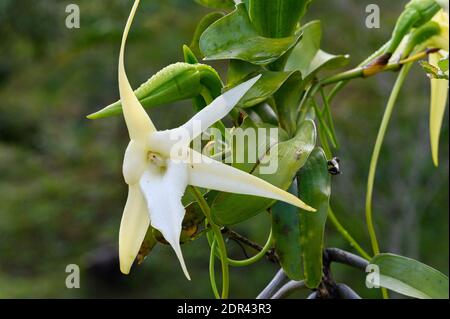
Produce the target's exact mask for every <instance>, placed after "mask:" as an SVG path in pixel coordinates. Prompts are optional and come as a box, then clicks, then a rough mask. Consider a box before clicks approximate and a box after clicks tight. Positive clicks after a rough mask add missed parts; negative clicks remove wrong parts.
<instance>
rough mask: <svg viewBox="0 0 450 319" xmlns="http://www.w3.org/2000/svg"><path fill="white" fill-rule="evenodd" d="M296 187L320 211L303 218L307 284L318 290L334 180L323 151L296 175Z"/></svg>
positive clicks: (302, 235) (316, 152) (302, 216)
mask: <svg viewBox="0 0 450 319" xmlns="http://www.w3.org/2000/svg"><path fill="white" fill-rule="evenodd" d="M297 183H298V194H299V197H300V198H305V199H307V200H308V201H309V202H310V203H312V204H313V205H314V207H315V208H316V209H317V211H316V212H315V213H314V214H300V245H301V251H302V257H303V271H304V275H305V283H306V285H307V286H308V287H309V288H316V287H317V286H318V285H319V283H320V281H321V280H322V267H323V264H322V252H323V234H324V231H325V222H326V220H327V215H328V207H329V200H330V194H331V177H330V174H329V173H328V169H327V159H326V157H325V153H324V152H323V150H322V149H321V148H315V149H314V151H312V153H311V155H310V156H309V158H308V161H307V162H306V164H305V166H303V168H302V169H301V170H300V171H299V173H298V174H297ZM300 211H301V210H300Z"/></svg>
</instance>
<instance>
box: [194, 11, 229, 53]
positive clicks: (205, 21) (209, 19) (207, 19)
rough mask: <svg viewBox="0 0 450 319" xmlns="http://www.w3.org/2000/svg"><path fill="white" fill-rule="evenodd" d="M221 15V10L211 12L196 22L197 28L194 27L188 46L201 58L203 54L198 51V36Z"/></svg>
mask: <svg viewBox="0 0 450 319" xmlns="http://www.w3.org/2000/svg"><path fill="white" fill-rule="evenodd" d="M223 16H224V14H223V13H222V12H211V13H209V14H207V15H205V16H204V17H203V18H202V19H201V20H200V22H199V23H198V24H197V28H196V29H195V32H194V36H193V37H192V41H191V44H190V45H189V47H190V49H191V50H192V52H194V53H195V54H196V55H197V56H198V57H201V58H203V54H202V52H201V51H200V47H199V41H200V36H201V35H202V33H203V32H205V30H206V29H207V28H208V27H209V26H210V25H211V24H213V23H214V22H216V21H217V20H219V19H220V18H222V17H223Z"/></svg>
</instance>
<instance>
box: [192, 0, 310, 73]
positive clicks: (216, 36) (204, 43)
mask: <svg viewBox="0 0 450 319" xmlns="http://www.w3.org/2000/svg"><path fill="white" fill-rule="evenodd" d="M300 36H301V34H300V33H298V34H296V35H293V36H289V37H284V38H278V39H272V38H266V37H263V36H261V35H259V33H258V31H257V30H256V29H255V27H254V26H253V25H252V24H251V22H250V19H249V17H248V13H247V10H246V8H245V5H244V4H239V5H237V6H236V10H235V11H233V12H232V13H230V14H228V15H226V16H225V17H223V18H221V19H219V20H218V21H216V22H214V23H213V24H212V25H211V26H210V27H209V28H207V29H206V30H205V32H203V34H202V36H201V37H200V50H201V51H202V53H203V54H204V56H205V59H206V60H221V59H238V60H244V61H247V62H250V63H253V64H257V65H266V64H269V63H271V62H274V61H275V60H277V59H278V58H279V57H280V56H282V55H283V54H284V53H285V52H286V51H288V50H289V49H290V48H291V47H293V46H294V45H295V44H296V43H297V41H298V39H299V38H300Z"/></svg>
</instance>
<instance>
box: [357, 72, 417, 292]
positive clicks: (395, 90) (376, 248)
mask: <svg viewBox="0 0 450 319" xmlns="http://www.w3.org/2000/svg"><path fill="white" fill-rule="evenodd" d="M411 66H412V63H408V64H407V65H405V66H404V67H403V68H402V69H401V71H400V73H399V75H398V78H397V81H396V82H395V85H394V88H393V89H392V92H391V95H390V97H389V100H388V103H387V105H386V109H385V111H384V114H383V119H382V121H381V125H380V128H379V130H378V135H377V139H376V141H375V146H374V149H373V153H372V158H371V160H370V167H369V176H368V178H367V193H366V223H367V229H368V231H369V237H370V242H371V244H372V250H373V253H374V255H377V254H379V253H380V246H379V244H378V240H377V236H376V232H375V227H374V223H373V217H372V215H373V214H372V197H373V185H374V182H375V172H376V169H377V164H378V159H379V156H380V150H381V146H382V144H383V140H384V137H385V135H386V130H387V127H388V124H389V121H390V119H391V115H392V110H393V109H394V106H395V102H396V101H397V98H398V95H399V93H400V89H401V88H402V86H403V83H404V81H405V78H406V76H407V75H408V72H409V70H410V69H411ZM382 293H383V298H385V299H386V298H387V297H388V295H387V290H386V289H382Z"/></svg>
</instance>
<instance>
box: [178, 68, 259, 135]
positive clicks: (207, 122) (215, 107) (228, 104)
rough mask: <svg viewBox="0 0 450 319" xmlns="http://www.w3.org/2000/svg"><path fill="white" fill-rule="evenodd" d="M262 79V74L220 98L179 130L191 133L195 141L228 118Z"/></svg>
mask: <svg viewBox="0 0 450 319" xmlns="http://www.w3.org/2000/svg"><path fill="white" fill-rule="evenodd" d="M260 77H261V74H260V75H258V76H255V77H253V78H252V79H250V80H248V81H246V82H244V83H241V84H239V85H238V86H236V87H234V88H232V89H231V90H228V91H227V92H225V93H223V94H222V95H220V96H218V97H217V98H216V99H215V100H214V101H212V103H211V104H209V105H208V106H207V107H205V108H204V109H202V110H201V111H200V112H198V113H197V114H195V115H194V116H193V117H192V118H191V119H190V120H189V121H188V122H186V123H185V124H184V125H182V126H181V127H179V129H184V130H186V131H188V132H189V133H190V139H191V140H193V139H194V138H196V137H197V136H198V135H200V134H201V133H202V132H203V131H205V130H206V129H207V128H208V127H210V126H211V125H213V124H214V123H216V122H217V121H220V120H221V119H223V118H224V117H225V116H227V114H228V113H230V111H231V110H232V109H233V107H234V106H235V105H236V104H238V102H239V101H240V100H241V99H242V97H243V96H244V95H245V94H246V93H247V92H248V90H250V88H251V87H252V86H253V85H254V84H255V83H256V82H257V81H258V80H259V78H260ZM196 123H198V124H199V125H200V130H198V131H195V125H197V124H196Z"/></svg>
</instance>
